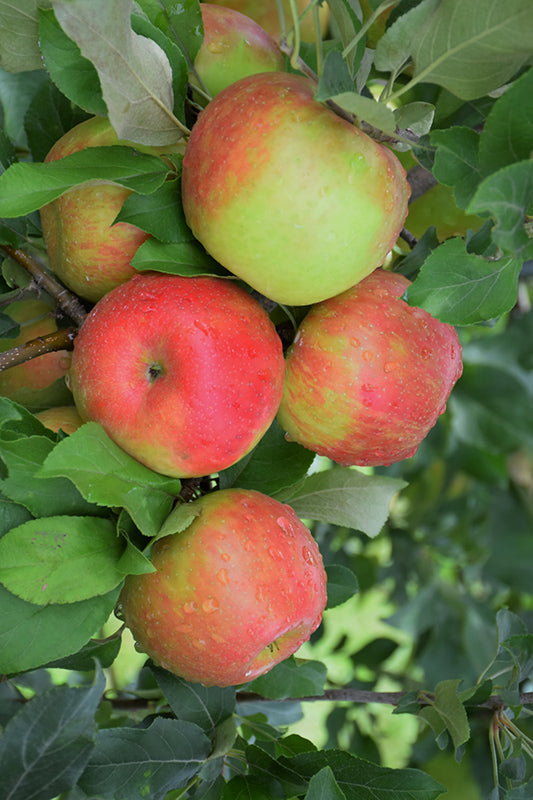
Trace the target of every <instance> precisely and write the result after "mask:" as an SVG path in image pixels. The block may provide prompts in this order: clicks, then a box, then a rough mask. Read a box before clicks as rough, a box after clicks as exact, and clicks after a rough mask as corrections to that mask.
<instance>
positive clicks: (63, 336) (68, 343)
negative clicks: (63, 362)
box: [0, 328, 78, 372]
mask: <svg viewBox="0 0 533 800" xmlns="http://www.w3.org/2000/svg"><path fill="white" fill-rule="evenodd" d="M77 333H78V329H77V328H63V329H61V330H59V331H54V332H53V333H48V334H47V335H46V336H38V337H37V339H31V340H30V341H29V342H24V344H19V345H18V346H17V347H13V348H12V349H11V350H6V351H5V352H4V353H0V372H2V370H4V369H9V367H15V366H17V364H23V363H24V362H25V361H30V360H31V359H32V358H37V356H42V355H44V354H45V353H53V352H55V351H57V350H72V348H73V347H74V339H75V337H76V335H77Z"/></svg>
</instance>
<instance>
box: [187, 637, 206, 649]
mask: <svg viewBox="0 0 533 800" xmlns="http://www.w3.org/2000/svg"><path fill="white" fill-rule="evenodd" d="M191 644H192V646H193V647H196V649H197V650H205V648H206V646H207V645H206V643H205V639H191Z"/></svg>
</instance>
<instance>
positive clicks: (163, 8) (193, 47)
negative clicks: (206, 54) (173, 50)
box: [138, 0, 204, 65]
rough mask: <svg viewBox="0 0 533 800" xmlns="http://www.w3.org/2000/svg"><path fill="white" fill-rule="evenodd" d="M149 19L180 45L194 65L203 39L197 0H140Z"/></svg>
mask: <svg viewBox="0 0 533 800" xmlns="http://www.w3.org/2000/svg"><path fill="white" fill-rule="evenodd" d="M138 5H139V6H140V7H141V8H142V10H143V11H144V13H145V14H146V16H147V17H148V19H149V20H150V22H151V23H152V24H153V25H156V26H157V27H158V28H159V29H160V30H161V31H162V32H163V33H164V34H165V35H166V36H168V37H169V38H170V39H174V40H175V41H176V42H177V44H178V45H179V47H180V49H181V51H182V53H183V54H184V56H185V58H186V59H187V62H188V64H189V65H192V64H193V62H194V59H195V58H196V55H197V53H198V50H199V49H200V46H201V44H202V41H203V33H204V28H203V22H202V14H201V10H200V4H199V3H198V1H197V0H183V2H181V3H176V2H174V0H138Z"/></svg>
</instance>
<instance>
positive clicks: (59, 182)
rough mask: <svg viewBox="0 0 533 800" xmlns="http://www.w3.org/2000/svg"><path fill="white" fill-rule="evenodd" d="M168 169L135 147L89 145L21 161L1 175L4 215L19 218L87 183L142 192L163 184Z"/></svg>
mask: <svg viewBox="0 0 533 800" xmlns="http://www.w3.org/2000/svg"><path fill="white" fill-rule="evenodd" d="M167 175H168V168H167V167H166V166H165V164H164V163H163V161H162V160H161V159H160V158H158V157H157V156H152V155H148V154H145V153H138V152H136V151H135V150H133V148H131V147H126V146H122V145H112V146H110V147H89V148H86V149H85V150H80V151H78V152H77V153H72V154H71V155H69V156H65V157H64V158H61V159H58V160H57V161H50V162H48V163H46V164H40V163H27V162H22V161H21V162H19V163H17V164H12V165H11V166H10V167H9V168H8V169H7V170H6V171H5V172H4V173H3V174H2V175H0V216H2V217H7V218H9V217H18V216H21V215H22V214H29V213H30V212H31V211H36V210H37V209H39V208H41V207H42V206H44V205H45V204H46V203H50V202H51V201H52V200H55V199H56V198H58V197H60V196H61V195H62V194H64V193H65V192H66V191H68V190H69V189H71V188H72V187H73V186H79V185H80V184H83V183H86V182H89V181H90V182H104V183H109V182H111V183H118V184H119V185H120V186H125V187H126V188H127V189H131V190H132V191H135V192H139V193H141V194H150V193H151V192H155V190H156V189H159V187H160V186H162V185H163V183H164V182H165V180H166V178H167Z"/></svg>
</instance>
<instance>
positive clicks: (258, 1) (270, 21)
mask: <svg viewBox="0 0 533 800" xmlns="http://www.w3.org/2000/svg"><path fill="white" fill-rule="evenodd" d="M211 2H212V3H213V4H214V5H218V6H227V7H228V8H233V9H235V10H236V11H240V12H241V14H246V16H248V17H251V18H252V19H253V20H255V21H256V22H258V23H259V25H261V27H262V28H264V29H265V31H267V33H269V34H270V36H272V38H273V39H276V40H277V41H279V40H280V39H281V29H280V24H279V14H278V7H277V3H276V2H275V0H211ZM282 4H283V10H284V13H285V22H286V25H287V27H288V28H289V29H290V28H292V16H291V6H290V0H282ZM308 5H309V0H296V8H297V10H298V13H299V14H301V13H302V12H303V11H304V9H305V8H307V6H308ZM329 16H330V12H329V8H328V7H327V5H326V4H325V3H324V4H323V5H322V6H321V7H320V10H319V17H320V28H321V32H322V35H323V34H324V33H325V32H326V29H327V27H328V23H329ZM300 36H301V38H302V41H304V42H314V40H315V27H314V23H313V14H312V13H311V12H309V13H308V14H307V15H306V16H305V17H304V19H303V21H302V23H301V24H300Z"/></svg>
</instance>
